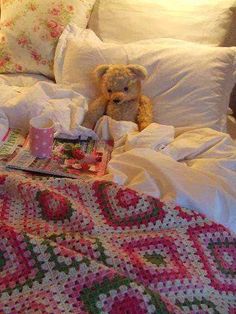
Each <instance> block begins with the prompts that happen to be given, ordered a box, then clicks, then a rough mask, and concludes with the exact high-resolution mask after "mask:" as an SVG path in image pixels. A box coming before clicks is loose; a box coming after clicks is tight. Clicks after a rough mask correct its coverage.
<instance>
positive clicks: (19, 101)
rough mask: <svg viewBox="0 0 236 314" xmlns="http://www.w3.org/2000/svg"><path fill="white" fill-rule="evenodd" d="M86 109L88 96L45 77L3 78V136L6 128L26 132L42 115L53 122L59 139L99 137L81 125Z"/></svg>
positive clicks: (0, 104)
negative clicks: (64, 137) (30, 122)
mask: <svg viewBox="0 0 236 314" xmlns="http://www.w3.org/2000/svg"><path fill="white" fill-rule="evenodd" d="M14 81H15V84H17V85H12V84H14ZM87 108H88V100H87V99H86V98H85V97H83V96H82V95H80V94H78V93H76V92H74V91H72V90H71V89H69V88H64V87H62V86H60V85H57V84H55V83H54V82H52V81H50V80H47V79H46V78H44V77H42V76H37V75H31V76H30V75H28V76H27V75H25V76H24V75H20V76H13V75H11V76H10V75H9V77H8V76H7V75H2V76H0V125H1V126H2V127H0V136H1V134H2V132H1V130H3V128H6V125H8V126H9V127H10V128H17V129H20V130H21V131H22V132H24V133H26V132H28V130H29V120H30V119H31V118H33V117H35V116H40V115H42V116H46V117H48V118H50V119H52V120H53V121H54V124H55V131H56V136H60V135H61V136H62V135H63V134H64V135H66V136H71V137H76V136H78V135H83V134H84V133H86V135H88V134H89V133H90V134H89V135H90V136H92V137H96V136H95V134H94V132H93V131H92V130H91V132H89V131H88V129H85V128H83V127H81V126H80V124H81V123H82V121H83V119H84V114H85V112H86V110H87ZM6 118H7V119H6Z"/></svg>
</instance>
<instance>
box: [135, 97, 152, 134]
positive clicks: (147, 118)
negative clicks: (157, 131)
mask: <svg viewBox="0 0 236 314" xmlns="http://www.w3.org/2000/svg"><path fill="white" fill-rule="evenodd" d="M137 122H138V126H139V130H140V131H142V130H143V129H145V128H146V127H147V126H148V125H149V124H151V123H152V122H153V105H152V102H151V100H150V98H148V97H147V96H144V95H142V96H141V97H140V101H139V108H138V116H137Z"/></svg>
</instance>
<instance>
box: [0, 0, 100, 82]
mask: <svg viewBox="0 0 236 314" xmlns="http://www.w3.org/2000/svg"><path fill="white" fill-rule="evenodd" d="M94 2H95V0H89V1H85V0H57V1H56V0H43V1H42V0H41V1H39V0H30V1H24V0H2V23H1V30H0V38H1V40H0V73H8V72H10V73H14V72H19V71H24V72H25V71H26V72H27V71H28V72H34V73H42V74H44V75H47V76H49V77H53V59H54V52H55V47H56V44H57V41H58V39H59V37H60V35H61V34H62V32H63V30H64V28H65V26H66V25H67V24H68V23H69V22H70V21H72V19H73V18H74V19H75V20H77V19H78V20H79V17H80V14H81V13H80V12H81V11H82V10H86V12H85V13H86V14H83V16H89V15H90V12H91V9H92V6H93V4H94ZM41 3H43V5H42V4H41ZM81 6H83V7H84V8H82V9H81ZM16 8H20V9H19V10H18V9H17V10H16ZM29 11H30V13H29ZM85 26H86V25H85V24H84V27H85ZM14 40H15V41H14Z"/></svg>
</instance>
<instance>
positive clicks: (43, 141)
mask: <svg viewBox="0 0 236 314" xmlns="http://www.w3.org/2000/svg"><path fill="white" fill-rule="evenodd" d="M53 135H54V124H53V121H52V120H51V119H48V118H46V117H35V118H32V119H31V120H30V131H29V147H30V152H31V154H32V155H33V156H34V157H38V158H49V157H50V156H51V153H52V146H53Z"/></svg>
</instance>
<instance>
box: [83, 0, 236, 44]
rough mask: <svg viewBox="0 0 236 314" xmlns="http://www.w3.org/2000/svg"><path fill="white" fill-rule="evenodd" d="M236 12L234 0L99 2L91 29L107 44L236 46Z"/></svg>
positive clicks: (94, 10)
mask: <svg viewBox="0 0 236 314" xmlns="http://www.w3.org/2000/svg"><path fill="white" fill-rule="evenodd" d="M231 8H232V9H231ZM235 10H236V1H235V0H194V1H190V0H169V1H168V0H158V1H157V0H122V1H120V0H98V1H97V2H96V4H95V7H94V9H93V13H92V15H91V18H90V21H89V28H91V29H92V30H94V32H95V33H96V34H97V35H98V36H99V38H101V39H102V40H103V41H106V42H119V43H121V42H122V43H128V42H132V41H137V40H143V39H150V38H160V37H169V38H176V39H183V40H187V41H193V42H199V43H206V44H214V45H225V44H226V43H227V45H231V46H232V45H235V46H236V29H235V24H236V22H235V13H234V12H235ZM233 11H234V12H233ZM233 24H234V25H233ZM229 39H230V40H234V43H229Z"/></svg>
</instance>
